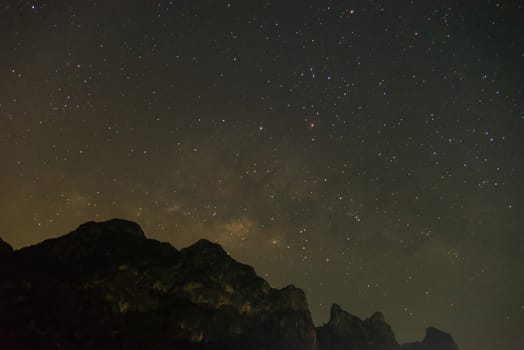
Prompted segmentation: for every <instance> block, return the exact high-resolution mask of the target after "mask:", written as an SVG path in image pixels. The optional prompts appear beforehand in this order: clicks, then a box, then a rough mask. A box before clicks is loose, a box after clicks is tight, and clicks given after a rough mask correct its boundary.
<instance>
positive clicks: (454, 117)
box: [0, 0, 524, 350]
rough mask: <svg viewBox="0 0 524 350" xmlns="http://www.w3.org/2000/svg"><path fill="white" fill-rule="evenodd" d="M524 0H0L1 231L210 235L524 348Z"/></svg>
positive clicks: (310, 280) (270, 265)
mask: <svg viewBox="0 0 524 350" xmlns="http://www.w3.org/2000/svg"><path fill="white" fill-rule="evenodd" d="M523 19H524V3H523V2H522V1H502V0H501V1H498V2H497V1H486V0H482V1H481V0H479V1H430V0H428V1H422V0H412V1H406V0H398V1H393V0H390V1H379V0H368V1H349V0H348V1H312V0H303V1H298V0H285V1H284V0H280V1H277V0H270V1H269V0H268V1H258V0H251V1H248V0H243V1H241V0H234V1H221V0H172V1H164V0H161V1H154V2H153V1H123V0H111V1H106V0H103V1H102V0H100V1H92V0H85V1H75V0H73V1H65V0H53V1H51V0H49V1H36V0H35V1H34V2H30V1H14V0H7V1H6V0H0V161H1V169H2V170H1V171H0V236H2V237H3V238H4V239H5V240H6V241H7V242H10V243H11V244H12V245H13V246H15V247H17V248H19V247H22V246H26V245H29V244H34V243H36V242H39V241H41V240H43V239H46V238H50V237H54V236H58V235H61V234H64V233H66V232H69V231H71V230H72V229H74V228H76V227H77V226H78V225H79V224H81V223H83V222H85V221H90V220H95V221H102V220H106V219H109V218H112V217H122V218H127V219H131V220H134V221H137V222H138V223H139V224H140V225H141V226H142V227H143V229H144V231H145V232H146V234H147V235H148V236H149V237H152V238H156V239H159V240H164V241H169V242H171V243H172V244H173V245H174V246H176V247H177V248H182V247H184V246H187V245H189V244H191V243H193V242H194V241H196V240H197V239H199V238H201V237H205V238H208V239H211V240H213V241H217V242H219V243H220V244H222V245H223V246H224V247H225V249H226V250H227V251H228V252H229V253H230V254H231V256H233V257H234V258H236V259H237V260H240V261H242V262H245V263H248V264H251V265H253V266H254V267H255V268H256V270H257V272H258V273H259V274H260V275H261V276H262V277H264V278H266V279H267V280H268V281H269V282H270V283H271V284H272V285H273V286H276V287H282V286H284V285H286V284H289V283H294V284H295V285H297V286H298V287H301V288H303V289H304V290H305V291H306V293H307V296H308V301H309V304H310V308H311V310H312V314H313V318H314V320H315V322H316V323H317V324H321V323H322V322H325V321H327V318H328V313H329V308H330V305H331V303H332V302H337V303H339V304H341V305H342V307H343V308H344V309H346V310H348V311H350V312H351V313H354V314H356V315H358V316H361V317H369V316H370V315H371V313H373V312H374V311H377V310H380V311H382V312H384V314H385V316H386V320H387V321H388V322H389V323H390V324H391V325H392V327H393V329H394V331H395V333H396V335H397V338H398V340H399V341H400V342H405V341H413V340H417V339H421V338H422V337H423V334H424V329H425V327H426V326H428V325H434V326H436V327H438V328H441V329H443V330H446V331H448V332H450V333H452V335H453V336H454V337H455V339H456V341H457V343H458V345H459V347H460V348H461V350H499V349H505V350H522V349H523V348H524V333H523V330H524V232H523V228H524V219H523V214H524V210H523V205H524V201H523V199H524V186H523V183H524V174H523V171H524V162H523V161H524V20H523Z"/></svg>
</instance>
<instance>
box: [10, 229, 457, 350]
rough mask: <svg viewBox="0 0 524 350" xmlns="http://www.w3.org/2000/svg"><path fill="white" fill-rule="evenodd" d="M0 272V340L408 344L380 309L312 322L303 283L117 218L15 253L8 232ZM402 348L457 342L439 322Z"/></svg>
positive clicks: (22, 345)
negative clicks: (281, 280)
mask: <svg viewBox="0 0 524 350" xmlns="http://www.w3.org/2000/svg"><path fill="white" fill-rule="evenodd" d="M0 276H1V278H0V349H10V350H25V349H39V350H58V349H63V350H70V349H71V350H72V349H74V350H88V349H100V350H106V349H107V350H109V349H126V350H139V349H154V350H164V349H165V350H167V349H183V350H192V349H195V350H219V349H228V350H270V349H271V350H316V349H317V348H318V350H328V349H329V350H339V349H340V350H341V349H344V350H399V349H400V347H399V345H398V344H397V342H396V340H395V336H394V334H393V331H392V330H391V327H390V326H389V325H388V324H387V323H386V322H385V321H384V317H383V315H382V314H380V313H376V314H374V315H373V316H371V317H370V318H369V319H366V320H361V319H359V318H358V317H356V316H352V315H351V314H349V313H347V312H345V311H343V310H342V309H341V308H340V307H339V306H338V305H333V307H332V309H331V319H330V320H329V322H328V323H327V324H325V325H324V326H322V327H319V328H317V329H316V328H315V327H314V325H313V322H312V320H311V315H310V312H309V307H308V304H307V300H306V296H305V294H304V292H303V291H302V290H301V289H298V288H296V287H295V286H292V285H290V286H287V287H285V288H282V289H274V288H272V287H271V286H270V285H269V284H268V283H267V282H266V281H265V280H264V279H262V278H260V277H259V276H257V275H256V273H255V270H254V269H253V268H252V267H251V266H248V265H245V264H241V263H239V262H237V261H236V260H234V259H232V258H231V257H230V256H229V255H228V254H227V253H226V252H225V251H224V249H223V248H222V247H221V246H220V245H218V244H215V243H212V242H210V241H207V240H200V241H198V242H196V243H195V244H193V245H192V246H190V247H187V248H184V249H182V250H180V251H179V250H177V249H176V248H174V247H173V246H172V245H170V244H168V243H161V242H158V241H156V240H153V239H148V238H146V236H145V235H144V232H143V231H142V229H141V228H140V226H139V225H137V224H136V223H134V222H130V221H126V220H121V219H113V220H110V221H107V222H100V223H96V222H88V223H85V224H83V225H81V226H80V227H78V228H77V229H76V230H74V231H73V232H71V233H69V234H66V235H64V236H61V237H58V238H54V239H49V240H46V241H43V242H41V243H39V244H36V245H33V246H30V247H26V248H23V249H20V250H16V251H13V249H12V248H11V246H9V245H8V244H7V243H5V242H3V241H1V240H0ZM402 349H403V350H437V349H438V350H457V348H456V345H455V344H454V342H453V340H452V338H451V337H450V336H449V335H447V334H446V333H443V332H440V331H437V330H435V329H433V328H429V329H428V332H427V334H426V338H425V339H424V341H423V342H421V343H412V344H407V345H405V346H404V347H403V348H402Z"/></svg>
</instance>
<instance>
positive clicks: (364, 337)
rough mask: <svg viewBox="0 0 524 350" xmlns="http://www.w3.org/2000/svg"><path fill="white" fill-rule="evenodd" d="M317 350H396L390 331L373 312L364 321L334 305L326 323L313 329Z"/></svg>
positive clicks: (381, 316) (377, 314)
mask: <svg viewBox="0 0 524 350" xmlns="http://www.w3.org/2000/svg"><path fill="white" fill-rule="evenodd" d="M317 338H318V350H399V349H400V346H399V344H398V343H397V341H396V339H395V335H394V334H393V330H392V329H391V327H390V326H389V325H388V324H387V323H386V321H385V320H384V316H383V315H382V314H381V313H379V312H377V313H375V314H373V315H372V316H371V317H370V318H368V319H366V320H361V319H360V318H358V317H356V316H353V315H351V314H349V313H347V312H346V311H344V310H342V308H341V307H340V306H338V305H336V304H334V305H333V306H332V307H331V317H330V319H329V322H328V323H327V324H325V325H324V326H322V327H319V328H318V329H317Z"/></svg>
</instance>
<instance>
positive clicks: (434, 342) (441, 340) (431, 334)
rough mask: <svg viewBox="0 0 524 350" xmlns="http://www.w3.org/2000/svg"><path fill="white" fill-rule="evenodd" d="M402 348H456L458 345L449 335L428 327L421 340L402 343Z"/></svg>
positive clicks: (430, 349)
mask: <svg viewBox="0 0 524 350" xmlns="http://www.w3.org/2000/svg"><path fill="white" fill-rule="evenodd" d="M402 350H458V347H457V344H455V341H454V340H453V337H451V335H449V334H448V333H446V332H442V331H440V330H438V329H436V328H433V327H428V328H427V329H426V336H425V337H424V340H423V341H422V342H416V343H408V344H404V345H403V346H402Z"/></svg>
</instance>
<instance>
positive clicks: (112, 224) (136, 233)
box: [74, 218, 145, 238]
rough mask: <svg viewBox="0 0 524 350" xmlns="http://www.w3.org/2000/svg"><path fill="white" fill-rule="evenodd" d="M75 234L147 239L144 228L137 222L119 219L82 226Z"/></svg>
mask: <svg viewBox="0 0 524 350" xmlns="http://www.w3.org/2000/svg"><path fill="white" fill-rule="evenodd" d="M74 233H75V234H76V235H85V234H88V235H89V234H90V235H100V234H105V235H109V234H120V235H128V236H130V237H136V238H145V234H144V231H142V228H141V227H140V225H138V224H137V223H136V222H133V221H128V220H124V219H118V218H115V219H111V220H109V221H104V222H94V221H90V222H86V223H85V224H82V225H80V226H79V227H78V228H77V229H76V230H75V231H74Z"/></svg>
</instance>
